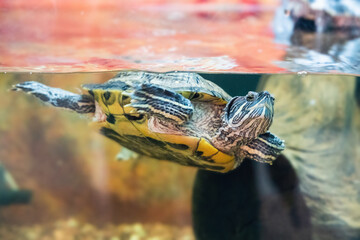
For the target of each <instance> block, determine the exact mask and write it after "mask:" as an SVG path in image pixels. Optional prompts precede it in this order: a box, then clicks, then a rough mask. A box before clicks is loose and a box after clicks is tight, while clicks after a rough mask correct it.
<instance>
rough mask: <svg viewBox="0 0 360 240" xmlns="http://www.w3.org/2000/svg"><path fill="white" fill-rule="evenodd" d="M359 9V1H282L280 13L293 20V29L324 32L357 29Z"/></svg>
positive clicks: (359, 19)
mask: <svg viewBox="0 0 360 240" xmlns="http://www.w3.org/2000/svg"><path fill="white" fill-rule="evenodd" d="M359 7H360V1H359V0H349V1H339V0H330V1H322V0H284V1H283V6H282V8H283V11H282V12H283V14H284V12H285V15H287V16H289V17H290V18H291V19H293V20H294V26H295V28H300V29H304V30H307V31H316V32H325V31H332V30H339V29H342V30H352V29H353V30H354V29H359V27H360V18H359V17H360V11H359Z"/></svg>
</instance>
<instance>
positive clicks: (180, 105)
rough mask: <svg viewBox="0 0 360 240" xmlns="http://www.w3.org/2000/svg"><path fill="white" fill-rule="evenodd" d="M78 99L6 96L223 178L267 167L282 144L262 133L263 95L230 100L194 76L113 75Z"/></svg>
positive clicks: (31, 87)
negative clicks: (240, 169) (75, 117)
mask: <svg viewBox="0 0 360 240" xmlns="http://www.w3.org/2000/svg"><path fill="white" fill-rule="evenodd" d="M83 88H84V89H85V90H86V91H87V92H88V93H87V94H84V95H78V94H74V93H71V92H68V91H65V90H62V89H57V88H51V87H48V86H45V85H43V84H41V83H38V82H24V83H19V84H17V85H16V86H14V90H21V91H24V92H27V93H30V94H32V95H34V96H36V97H37V98H39V99H41V100H42V101H43V102H46V103H50V104H52V105H53V106H55V107H61V108H66V109H70V110H73V111H76V112H78V113H92V114H94V116H95V121H97V122H98V124H99V125H100V129H101V130H100V131H101V133H102V134H103V135H105V136H106V137H108V138H111V139H113V140H115V141H117V142H118V143H120V144H121V145H122V146H124V147H126V148H128V149H130V150H132V151H135V152H138V153H140V154H143V155H147V156H150V157H153V158H156V159H164V160H171V161H175V162H178V163H180V164H183V165H188V166H195V167H199V168H202V169H207V170H212V171H219V172H228V171H230V170H232V169H234V168H236V167H237V166H239V165H240V163H241V162H242V161H243V159H244V158H245V157H247V158H250V159H253V160H256V161H259V162H264V163H271V162H272V161H274V160H275V159H276V157H277V156H278V155H279V154H280V152H281V151H282V150H283V149H284V143H283V141H282V140H280V139H279V138H278V137H276V136H275V135H273V134H272V133H270V132H268V129H269V127H270V125H271V123H272V119H273V114H274V111H273V106H274V98H273V96H272V95H271V94H269V93H268V92H267V91H263V92H260V93H256V92H249V93H248V94H247V95H246V96H237V97H233V98H231V97H230V96H229V95H228V94H227V93H226V92H224V91H223V90H222V89H221V88H220V87H219V86H217V85H215V84H214V83H212V82H210V81H207V80H205V79H203V78H202V77H201V76H200V75H198V74H196V73H180V72H172V73H149V72H121V73H120V74H118V75H116V76H115V77H114V78H113V79H111V80H109V81H108V82H106V83H103V84H86V85H84V86H83Z"/></svg>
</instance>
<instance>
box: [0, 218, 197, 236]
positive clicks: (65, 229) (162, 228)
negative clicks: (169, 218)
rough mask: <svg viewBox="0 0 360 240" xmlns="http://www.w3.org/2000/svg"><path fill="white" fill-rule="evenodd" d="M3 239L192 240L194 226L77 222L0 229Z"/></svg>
mask: <svg viewBox="0 0 360 240" xmlns="http://www.w3.org/2000/svg"><path fill="white" fill-rule="evenodd" d="M0 239H6V240H64V239H66V240H145V239H146V240H168V239H169V240H170V239H179V240H193V239H195V238H194V235H193V231H192V227H191V226H184V227H180V226H173V225H165V224H161V223H153V224H142V223H133V224H119V225H115V224H106V225H105V226H103V227H101V228H100V227H97V226H94V225H92V224H90V223H80V222H79V221H77V220H75V219H72V218H70V219H68V220H59V221H56V222H53V223H46V224H35V225H32V226H15V225H10V224H1V225H0Z"/></svg>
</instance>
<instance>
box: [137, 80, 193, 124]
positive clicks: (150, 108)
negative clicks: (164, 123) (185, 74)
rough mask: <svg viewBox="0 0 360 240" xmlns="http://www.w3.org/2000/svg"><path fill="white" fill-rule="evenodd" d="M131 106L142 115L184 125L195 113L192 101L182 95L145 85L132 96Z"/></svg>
mask: <svg viewBox="0 0 360 240" xmlns="http://www.w3.org/2000/svg"><path fill="white" fill-rule="evenodd" d="M131 99H132V100H131V103H130V106H131V107H134V108H136V109H137V110H138V112H140V113H148V114H153V115H156V116H157V117H161V118H165V119H168V120H172V121H175V122H176V123H178V124H182V123H184V122H186V121H188V120H189V119H190V117H191V116H192V113H193V111H194V109H193V105H192V103H191V101H190V100H189V99H187V98H185V97H183V96H182V95H181V94H179V93H176V92H174V91H170V90H167V89H165V88H162V87H159V86H156V85H153V84H148V83H144V84H141V85H140V86H139V88H137V89H136V90H135V91H134V92H133V93H132V94H131Z"/></svg>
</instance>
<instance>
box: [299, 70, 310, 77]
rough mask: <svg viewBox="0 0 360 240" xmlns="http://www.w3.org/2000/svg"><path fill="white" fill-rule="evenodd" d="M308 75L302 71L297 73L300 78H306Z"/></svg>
mask: <svg viewBox="0 0 360 240" xmlns="http://www.w3.org/2000/svg"><path fill="white" fill-rule="evenodd" d="M307 74H308V72H307V71H300V72H297V75H298V76H300V77H305V76H306V75H307Z"/></svg>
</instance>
